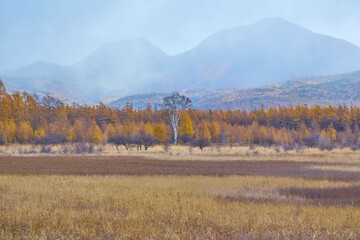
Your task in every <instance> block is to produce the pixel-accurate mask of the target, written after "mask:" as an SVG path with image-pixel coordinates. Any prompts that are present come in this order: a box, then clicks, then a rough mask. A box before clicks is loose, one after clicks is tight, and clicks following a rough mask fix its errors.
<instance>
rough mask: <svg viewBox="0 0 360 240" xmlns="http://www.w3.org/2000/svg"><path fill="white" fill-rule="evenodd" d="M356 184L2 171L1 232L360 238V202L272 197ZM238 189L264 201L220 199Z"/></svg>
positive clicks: (10, 235) (7, 235) (17, 235)
mask: <svg viewBox="0 0 360 240" xmlns="http://www.w3.org/2000/svg"><path fill="white" fill-rule="evenodd" d="M350 184H353V183H347V182H333V181H327V180H306V179H299V178H277V177H261V176H258V177H253V176H247V177H245V176H229V177H211V176H209V177H206V176H182V177H181V176H15V175H2V176H0V193H1V194H0V210H1V214H0V238H1V239H69V238H74V239H313V238H315V239H358V238H359V237H360V223H359V221H358V219H360V208H359V207H358V206H355V205H341V206H339V205H337V204H328V205H326V206H320V205H311V204H310V205H309V204H302V203H300V202H294V201H292V199H290V200H291V201H290V200H289V201H282V200H281V201H268V200H266V199H271V198H275V199H276V198H278V197H281V195H278V194H279V193H278V192H277V190H278V189H284V188H288V187H289V186H291V187H292V188H293V189H295V188H296V189H309V188H313V189H317V188H319V189H325V188H342V187H348V186H350ZM246 194H247V195H246ZM236 195H244V196H252V197H254V196H257V198H258V199H261V198H264V199H265V201H263V202H261V201H248V200H244V199H241V198H239V199H237V200H232V201H224V200H221V199H219V197H220V196H222V197H223V198H226V197H227V196H236ZM284 196H286V194H285V195H284ZM306 196H307V195H306ZM302 197H303V195H301V194H300V195H299V196H296V198H298V199H302ZM289 198H291V197H289ZM293 198H294V197H293ZM304 201H306V199H305V200H304Z"/></svg>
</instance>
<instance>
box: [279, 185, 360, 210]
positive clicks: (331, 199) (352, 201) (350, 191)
mask: <svg viewBox="0 0 360 240" xmlns="http://www.w3.org/2000/svg"><path fill="white" fill-rule="evenodd" d="M280 193H281V194H283V195H286V196H292V197H300V198H303V199H305V200H306V202H308V203H311V204H316V205H357V206H360V185H351V186H347V187H336V188H335V187H333V188H296V187H291V188H286V189H281V190H280Z"/></svg>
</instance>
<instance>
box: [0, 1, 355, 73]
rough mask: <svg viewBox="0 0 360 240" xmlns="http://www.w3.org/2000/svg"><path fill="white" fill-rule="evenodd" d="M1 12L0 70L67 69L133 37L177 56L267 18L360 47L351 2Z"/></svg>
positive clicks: (63, 5)
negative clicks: (49, 65) (38, 64)
mask: <svg viewBox="0 0 360 240" xmlns="http://www.w3.org/2000/svg"><path fill="white" fill-rule="evenodd" d="M0 9H2V14H1V15H0V52H1V54H0V69H4V68H14V67H18V66H21V65H26V64H29V63H32V62H34V61H37V60H44V61H50V62H55V63H60V64H65V65H66V64H71V63H74V62H76V61H79V60H80V59H82V58H83V57H85V56H86V55H87V54H89V53H90V52H92V51H93V50H95V49H96V48H98V47H99V46H100V45H102V44H104V43H106V42H110V41H116V40H119V39H122V38H127V37H131V36H142V37H145V38H147V39H149V40H150V41H152V42H154V43H155V44H156V45H158V46H159V47H160V48H162V49H163V50H164V51H165V52H167V53H169V54H177V53H180V52H183V51H185V50H187V49H190V48H192V47H194V46H195V45H197V44H198V43H199V42H200V41H201V40H203V39H204V38H206V37H207V36H208V35H210V34H212V33H214V32H216V31H218V30H220V29H223V28H229V27H235V26H239V25H246V24H250V23H253V22H255V21H257V20H259V19H261V18H264V17H269V16H280V17H283V18H285V19H287V20H289V21H292V22H294V23H297V24H299V25H302V26H304V27H307V28H309V29H311V30H313V31H316V32H320V33H324V34H329V35H332V36H335V37H339V38H343V39H345V40H348V41H351V42H353V43H355V44H357V45H360V33H359V32H358V31H357V29H358V27H359V26H358V23H359V22H360V14H359V12H358V9H360V1H356V0H352V1H351V0H344V1H336V0H317V1H310V0H293V1H288V0H272V1H270V0H241V1H239V0H211V1H210V0H197V1H193V0H152V1H146V0H126V1H125V0H77V1H72V0H62V1H48V0H33V1H28V0H4V1H0Z"/></svg>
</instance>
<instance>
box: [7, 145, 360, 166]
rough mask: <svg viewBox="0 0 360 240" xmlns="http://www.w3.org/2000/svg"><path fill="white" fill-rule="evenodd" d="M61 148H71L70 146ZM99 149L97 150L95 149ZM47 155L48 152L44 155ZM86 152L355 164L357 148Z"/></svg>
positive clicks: (25, 151)
mask: <svg viewBox="0 0 360 240" xmlns="http://www.w3.org/2000/svg"><path fill="white" fill-rule="evenodd" d="M65 147H67V148H71V145H66V146H65ZM63 148H64V146H54V147H52V153H51V154H50V155H63ZM99 148H101V149H102V150H101V152H99V151H97V149H99ZM1 155H10V156H22V155H26V156H31V155H35V156H37V155H43V154H41V153H40V147H36V146H32V145H10V146H0V156H1ZM48 155H49V154H48ZM88 155H95V156H97V155H105V156H136V157H144V158H152V159H161V160H197V161H199V160H204V161H208V160H211V161H231V160H234V161H237V160H249V161H253V160H256V161H271V160H275V161H281V160H284V161H289V160H291V161H301V162H304V161H316V162H324V161H325V162H342V163H359V162H360V151H352V150H351V149H349V148H344V149H334V150H332V151H330V152H329V151H320V150H319V149H307V148H305V149H303V150H302V151H301V152H297V151H295V150H291V151H287V152H284V151H283V150H280V152H276V150H275V148H274V147H269V148H264V147H255V148H254V149H250V148H249V147H245V146H235V147H232V148H230V147H229V146H223V147H217V146H211V147H207V148H205V149H204V150H203V151H200V149H199V148H190V147H188V146H181V145H176V146H171V147H170V149H169V150H168V151H167V152H165V151H164V149H163V147H162V146H160V145H158V146H155V147H152V148H150V149H149V150H148V151H144V150H141V151H138V150H136V148H130V149H129V150H125V148H124V147H120V148H119V150H116V148H115V147H114V146H113V145H109V144H107V145H101V146H95V150H94V153H92V154H88Z"/></svg>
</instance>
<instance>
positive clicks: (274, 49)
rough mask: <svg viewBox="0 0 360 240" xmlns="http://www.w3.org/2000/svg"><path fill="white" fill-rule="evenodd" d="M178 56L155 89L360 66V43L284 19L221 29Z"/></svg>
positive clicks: (248, 83) (273, 79)
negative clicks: (326, 34) (356, 44)
mask: <svg viewBox="0 0 360 240" xmlns="http://www.w3.org/2000/svg"><path fill="white" fill-rule="evenodd" d="M175 58H176V59H175V62H176V64H175V67H174V69H173V71H171V72H170V73H168V74H167V75H166V78H165V79H164V80H163V81H161V82H158V84H157V85H156V88H155V87H154V88H150V90H155V89H161V90H165V91H166V90H167V91H169V90H174V89H177V90H181V89H184V88H189V87H206V88H213V89H215V88H246V87H256V86H261V85H265V84H273V83H278V82H282V81H286V80H290V79H293V78H296V77H303V76H316V75H331V74H337V73H345V72H351V71H356V70H358V69H360V48H359V47H357V46H355V45H353V44H351V43H349V42H346V41H344V40H340V39H336V38H333V37H329V36H325V35H321V34H316V33H313V32H311V31H309V30H307V29H305V28H302V27H300V26H298V25H295V24H292V23H289V22H287V21H285V20H283V19H281V18H266V19H263V20H261V21H259V22H257V23H255V24H252V25H249V26H244V27H237V28H232V29H226V30H222V31H219V32H217V33H215V34H213V35H212V36H210V37H208V38H207V39H205V40H204V41H202V42H201V43H200V44H199V45H198V46H197V47H195V48H193V49H191V50H190V51H188V52H185V53H183V54H180V55H179V56H176V57H175ZM176 66H177V67H176ZM152 85H153V86H154V84H152ZM169 86H171V88H169Z"/></svg>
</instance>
